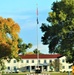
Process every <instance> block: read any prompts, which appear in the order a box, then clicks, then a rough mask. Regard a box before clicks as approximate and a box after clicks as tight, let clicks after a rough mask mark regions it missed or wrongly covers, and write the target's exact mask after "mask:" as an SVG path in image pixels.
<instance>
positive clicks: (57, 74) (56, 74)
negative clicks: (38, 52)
mask: <svg viewBox="0 0 74 75" xmlns="http://www.w3.org/2000/svg"><path fill="white" fill-rule="evenodd" d="M49 74H50V75H68V73H58V72H49ZM2 75H27V74H26V73H23V74H20V73H12V74H11V73H10V74H2ZM70 75H72V73H70Z"/></svg>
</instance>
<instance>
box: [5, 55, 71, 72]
mask: <svg viewBox="0 0 74 75" xmlns="http://www.w3.org/2000/svg"><path fill="white" fill-rule="evenodd" d="M20 57H21V58H22V60H21V61H19V62H17V60H16V59H12V60H11V61H10V62H7V61H5V65H6V67H7V68H6V70H9V71H11V72H12V71H15V70H17V69H19V70H20V71H29V72H35V70H36V68H37V66H38V67H39V68H40V71H41V72H43V71H51V70H52V71H71V70H72V69H71V68H70V66H71V64H69V63H66V57H65V56H61V55H60V54H40V55H39V58H38V57H37V55H36V54H27V55H20ZM55 60H59V62H56V61H55ZM52 64H53V65H52ZM60 64H61V68H60ZM54 65H55V67H54Z"/></svg>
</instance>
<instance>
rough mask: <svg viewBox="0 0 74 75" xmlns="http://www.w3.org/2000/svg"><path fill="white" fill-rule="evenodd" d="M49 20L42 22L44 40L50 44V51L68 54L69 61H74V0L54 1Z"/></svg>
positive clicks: (45, 43)
mask: <svg viewBox="0 0 74 75" xmlns="http://www.w3.org/2000/svg"><path fill="white" fill-rule="evenodd" d="M51 9H52V11H51V12H49V16H48V18H47V21H48V22H49V24H48V25H47V24H45V23H42V26H41V30H42V32H43V33H44V34H43V36H42V42H43V44H44V45H48V48H49V52H51V53H52V52H56V53H60V54H62V55H65V56H67V61H68V62H73V61H74V0H60V1H56V2H53V5H52V8H51Z"/></svg>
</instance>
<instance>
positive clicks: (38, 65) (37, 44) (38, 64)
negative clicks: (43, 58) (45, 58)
mask: <svg viewBox="0 0 74 75" xmlns="http://www.w3.org/2000/svg"><path fill="white" fill-rule="evenodd" d="M36 13H37V66H38V68H39V52H38V25H39V21H38V4H37V11H36Z"/></svg>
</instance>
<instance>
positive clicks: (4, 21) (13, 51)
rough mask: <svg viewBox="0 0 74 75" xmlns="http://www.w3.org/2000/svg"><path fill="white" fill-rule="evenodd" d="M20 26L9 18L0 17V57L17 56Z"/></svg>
mask: <svg viewBox="0 0 74 75" xmlns="http://www.w3.org/2000/svg"><path fill="white" fill-rule="evenodd" d="M19 32H20V27H19V25H18V24H17V23H15V22H14V21H13V20H12V19H11V18H2V17H0V59H5V58H6V59H8V58H17V57H18V51H19V48H18V46H17V45H18V41H17V40H18V38H19V36H18V33H19Z"/></svg>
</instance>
